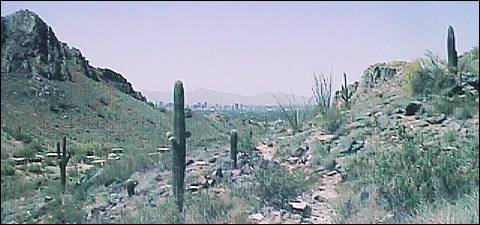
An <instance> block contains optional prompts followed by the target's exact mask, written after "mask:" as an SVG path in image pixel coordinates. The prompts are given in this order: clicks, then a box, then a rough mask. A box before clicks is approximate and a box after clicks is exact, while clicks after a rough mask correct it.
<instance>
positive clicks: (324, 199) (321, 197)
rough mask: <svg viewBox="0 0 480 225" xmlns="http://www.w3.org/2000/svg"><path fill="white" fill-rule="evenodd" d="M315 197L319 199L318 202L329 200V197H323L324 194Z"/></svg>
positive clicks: (316, 199)
mask: <svg viewBox="0 0 480 225" xmlns="http://www.w3.org/2000/svg"><path fill="white" fill-rule="evenodd" d="M313 199H314V200H315V201H317V202H326V201H327V200H328V199H327V198H325V197H323V196H321V195H315V196H314V197H313Z"/></svg>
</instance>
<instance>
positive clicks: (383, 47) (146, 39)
mask: <svg viewBox="0 0 480 225" xmlns="http://www.w3.org/2000/svg"><path fill="white" fill-rule="evenodd" d="M20 9H29V10H31V11H33V12H35V13H37V14H38V15H39V16H40V17H41V18H42V19H43V20H44V21H45V22H46V23H47V24H48V25H50V26H51V27H52V29H53V31H54V32H55V34H56V35H57V37H58V38H59V40H60V41H62V42H66V43H67V44H69V45H70V46H73V47H76V48H78V49H80V51H81V52H82V54H83V56H85V57H86V58H87V59H88V60H89V62H90V64H91V65H93V66H96V67H102V68H105V67H106V68H110V69H112V70H114V71H116V72H119V73H121V74H122V75H123V76H124V77H126V78H127V80H129V81H130V82H131V83H132V85H133V87H134V88H135V89H136V90H151V91H171V90H172V89H173V85H174V82H175V81H176V80H178V79H180V80H182V81H183V82H184V87H185V89H186V90H187V91H188V90H195V89H199V88H206V89H212V90H217V91H224V92H232V93H238V94H244V95H253V94H257V93H262V92H266V91H269V92H276V91H282V92H287V93H296V94H299V95H303V96H311V95H312V91H311V87H312V84H313V74H314V73H315V72H324V73H326V74H330V72H332V79H333V84H334V85H333V86H334V89H339V88H340V85H341V83H342V82H343V81H342V79H343V78H342V73H343V72H346V73H347V76H348V80H349V83H351V82H353V81H356V80H360V78H361V75H362V72H363V70H364V69H365V68H366V67H368V66H369V65H371V64H374V63H378V62H388V61H393V60H406V61H409V60H413V59H415V58H418V57H421V56H423V55H424V53H425V51H426V50H430V51H432V52H433V53H434V54H436V55H438V56H440V57H442V58H446V36H447V29H448V26H449V25H452V26H453V27H454V29H455V36H456V46H457V51H458V53H459V54H461V53H463V52H465V51H467V50H469V49H471V48H472V47H473V46H475V45H478V42H479V41H478V39H479V3H478V2H123V1H122V2H57V1H55V2H33V1H32V2H28V1H26V2H5V1H2V2H1V14H2V16H5V15H8V14H11V13H13V12H15V11H18V10H20Z"/></svg>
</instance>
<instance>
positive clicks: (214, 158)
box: [208, 157, 217, 163]
mask: <svg viewBox="0 0 480 225" xmlns="http://www.w3.org/2000/svg"><path fill="white" fill-rule="evenodd" d="M208 162H209V163H215V162H217V157H213V158H211V159H209V160H208Z"/></svg>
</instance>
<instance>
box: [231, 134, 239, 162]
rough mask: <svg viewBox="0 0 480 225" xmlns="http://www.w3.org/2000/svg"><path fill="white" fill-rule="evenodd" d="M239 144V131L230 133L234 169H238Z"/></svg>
mask: <svg viewBox="0 0 480 225" xmlns="http://www.w3.org/2000/svg"><path fill="white" fill-rule="evenodd" d="M237 142H238V136H237V131H236V130H232V131H231V132H230V158H232V160H233V168H237V154H238V149H237Z"/></svg>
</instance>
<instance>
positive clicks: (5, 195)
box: [0, 176, 38, 202]
mask: <svg viewBox="0 0 480 225" xmlns="http://www.w3.org/2000/svg"><path fill="white" fill-rule="evenodd" d="M9 178H12V179H3V177H2V184H1V185H2V187H1V189H0V190H1V200H2V202H3V201H7V200H9V199H17V198H20V197H22V196H28V195H29V194H31V193H33V192H34V191H35V189H36V188H37V187H38V182H37V181H36V180H33V179H24V178H20V177H18V176H16V177H9Z"/></svg>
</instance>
